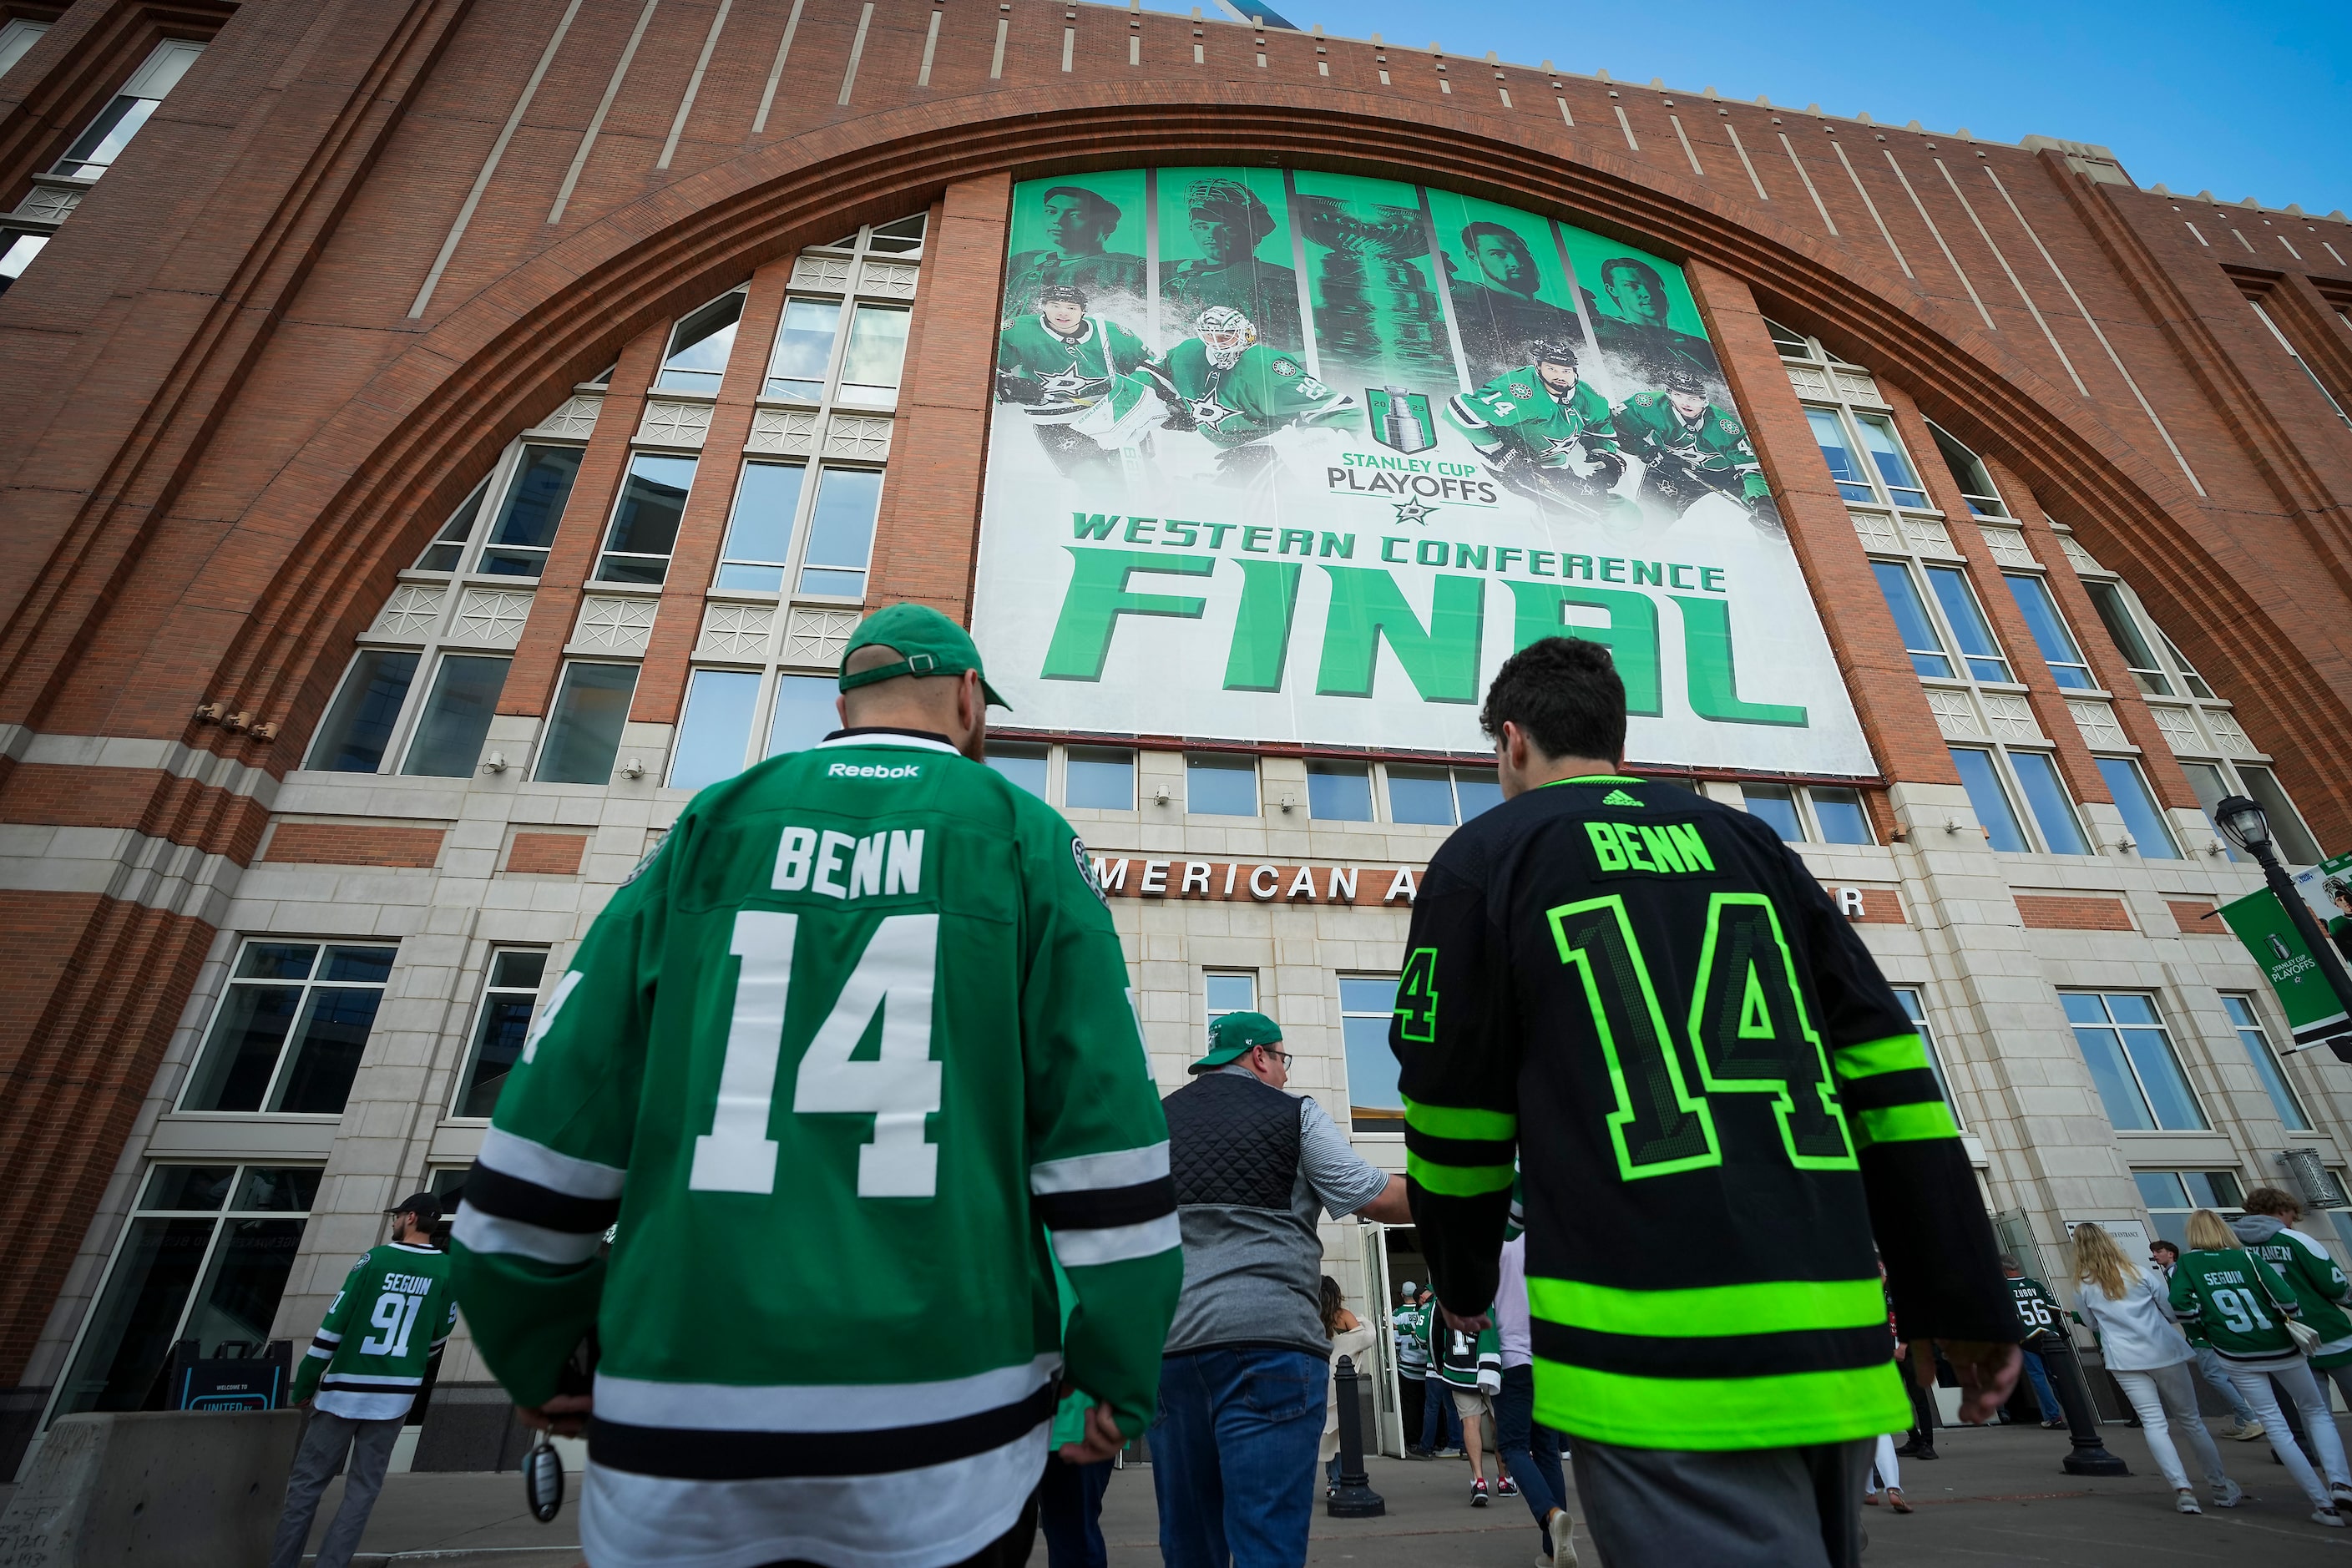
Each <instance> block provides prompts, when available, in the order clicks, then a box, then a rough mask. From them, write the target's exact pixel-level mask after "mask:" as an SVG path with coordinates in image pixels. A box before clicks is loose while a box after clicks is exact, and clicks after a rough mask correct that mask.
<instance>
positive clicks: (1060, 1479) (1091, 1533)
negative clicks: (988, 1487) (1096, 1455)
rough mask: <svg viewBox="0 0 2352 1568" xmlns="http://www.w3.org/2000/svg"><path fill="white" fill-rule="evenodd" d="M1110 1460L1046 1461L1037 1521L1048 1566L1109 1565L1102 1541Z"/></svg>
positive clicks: (1098, 1567) (1080, 1567)
mask: <svg viewBox="0 0 2352 1568" xmlns="http://www.w3.org/2000/svg"><path fill="white" fill-rule="evenodd" d="M1110 1468H1111V1461H1110V1460H1108V1459H1098V1460H1097V1461H1096V1462H1095V1463H1093V1464H1091V1465H1066V1464H1064V1463H1062V1461H1061V1460H1060V1459H1058V1458H1047V1459H1046V1461H1045V1485H1044V1486H1043V1487H1042V1488H1041V1489H1039V1490H1038V1493H1037V1522H1038V1524H1039V1525H1040V1526H1042V1527H1043V1528H1044V1530H1045V1562H1046V1564H1047V1568H1108V1563H1109V1562H1110V1552H1109V1549H1108V1547H1106V1546H1105V1545H1104V1543H1103V1532H1102V1504H1103V1493H1104V1492H1105V1491H1107V1490H1108V1489H1109V1488H1110Z"/></svg>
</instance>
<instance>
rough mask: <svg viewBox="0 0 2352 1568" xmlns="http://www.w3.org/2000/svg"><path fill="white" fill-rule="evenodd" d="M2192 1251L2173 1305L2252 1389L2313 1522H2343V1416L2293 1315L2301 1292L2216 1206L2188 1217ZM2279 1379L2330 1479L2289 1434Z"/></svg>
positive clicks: (2178, 1273)
mask: <svg viewBox="0 0 2352 1568" xmlns="http://www.w3.org/2000/svg"><path fill="white" fill-rule="evenodd" d="M2187 1239H2188V1242H2189V1251H2188V1252H2187V1253H2185V1254H2184V1255H2182V1257H2181V1259H2180V1261H2179V1263H2178V1264H2177V1265H2175V1266H2174V1268H2173V1270H2172V1310H2174V1311H2175V1312H2177V1313H2179V1316H2180V1321H2181V1324H2182V1326H2183V1327H2185V1328H2186V1329H2188V1331H2189V1333H2190V1335H2191V1336H2193V1337H2195V1338H2197V1339H2201V1340H2203V1341H2204V1342H2206V1343H2208V1344H2210V1345H2211V1346H2212V1347H2213V1349H2214V1351H2215V1352H2216V1353H2218V1354H2219V1355H2220V1356H2221V1364H2222V1365H2223V1366H2224V1367H2226V1368H2228V1369H2229V1373H2230V1381H2231V1383H2234V1384H2237V1385H2238V1392H2239V1393H2240V1394H2244V1395H2245V1396H2246V1403H2247V1404H2249V1405H2252V1406H2253V1408H2254V1414H2255V1415H2256V1416H2258V1417H2259V1418H2260V1419H2261V1421H2262V1424H2263V1427H2264V1429H2265V1430H2267V1431H2268V1432H2269V1433H2270V1436H2271V1448H2272V1451H2273V1452H2274V1453H2276V1454H2277V1455H2278V1457H2279V1462H2280V1463H2281V1464H2283V1465H2284V1466H2285V1467H2286V1469H2287V1474H2289V1475H2291V1476H2293V1477H2294V1481H2295V1484H2296V1485H2297V1486H2299V1487H2301V1488H2302V1489H2303V1495H2304V1496H2305V1497H2307V1498H2309V1499H2310V1500H2311V1521H2312V1523H2314V1524H2323V1525H2326V1526H2327V1527H2328V1528H2329V1529H2331V1530H2341V1529H2343V1528H2344V1516H2343V1515H2342V1514H2340V1513H2338V1512H2336V1501H2337V1500H2338V1499H2343V1500H2352V1478H2347V1476H2346V1474H2345V1470H2344V1442H2343V1439H2342V1438H2341V1437H2339V1436H2337V1435H2336V1417H2335V1415H2333V1414H2332V1413H2331V1412H2330V1411H2329V1410H2328V1408H2327V1402H2326V1399H2325V1398H2323V1397H2322V1396H2321V1394H2320V1392H2319V1384H2318V1383H2317V1382H2316V1381H2315V1379H2314V1378H2313V1377H2312V1375H2311V1367H2310V1366H2309V1364H2308V1363H2305V1361H2304V1358H2303V1352H2302V1351H2301V1350H2300V1349H2299V1348H2298V1347H2297V1346H2296V1344H2295V1342H2294V1336H2293V1335H2292V1334H2290V1333H2288V1332H2287V1330H2286V1321H2287V1320H2288V1319H2291V1318H2293V1317H2294V1316H2295V1314H2296V1307H2295V1300H2294V1290H2293V1289H2292V1288H2291V1287H2289V1285H2288V1284H2287V1282H2286V1279H2285V1278H2284V1276H2283V1275H2281V1274H2280V1273H2279V1271H2278V1270H2277V1269H2275V1268H2272V1267H2271V1266H2270V1265H2269V1264H2267V1263H2265V1262H2263V1260H2262V1259H2261V1258H2255V1257H2254V1256H2252V1254H2250V1253H2248V1252H2247V1251H2246V1250H2245V1249H2244V1248H2243V1247H2240V1246H2239V1245H2238V1237H2237V1235H2236V1234H2235V1233H2234V1232H2233V1231H2231V1229H2230V1225H2229V1222H2228V1221H2227V1220H2225V1219H2223V1218H2222V1217H2221V1215H2218V1214H2215V1213H2214V1212H2213V1211H2212V1210H2211V1209H2199V1210H2197V1211H2196V1212H2195V1213H2194V1214H2192V1215H2189V1228H2188V1232H2187ZM2273 1378H2275V1379H2277V1380H2278V1384H2279V1386H2280V1387H2282V1388H2284V1389H2285V1390H2286V1392H2287V1395H2288V1397H2290V1398H2292V1399H2293V1400H2294V1404H2295V1408H2296V1409H2298V1410H2300V1411H2301V1412H2302V1413H2303V1419H2304V1426H2305V1430H2306V1431H2307V1432H2308V1433H2309V1435H2310V1437H2311V1446H2312V1448H2313V1450H2314V1451H2315V1453H2316V1455H2317V1456H2318V1458H2319V1464H2320V1468H2322V1469H2324V1470H2325V1471H2326V1473H2327V1479H2326V1481H2325V1482H2323V1481H2322V1480H2321V1479H2319V1477H2318V1476H2317V1475H2315V1474H2314V1473H2313V1471H2312V1468H2311V1461H2310V1460H2308V1459H2306V1458H2305V1457H2304V1453H2303V1450H2302V1449H2301V1448H2300V1447H2296V1445H2295V1441H2294V1437H2293V1436H2291V1435H2290V1434H2289V1433H2288V1431H2287V1425H2286V1417H2285V1416H2284V1415H2280V1414H2279V1407H2278V1400H2277V1399H2276V1397H2274V1396H2273V1394H2272V1393H2271V1380H2272V1379H2273Z"/></svg>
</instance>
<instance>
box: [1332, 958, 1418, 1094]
mask: <svg viewBox="0 0 2352 1568" xmlns="http://www.w3.org/2000/svg"><path fill="white" fill-rule="evenodd" d="M1396 990H1397V983H1396V976H1395V975H1393V974H1384V975H1351V974H1343V975H1341V976H1339V1039H1340V1044H1341V1045H1342V1046H1343V1047H1345V1049H1346V1051H1347V1055H1348V1109H1349V1111H1350V1113H1351V1117H1352V1120H1353V1121H1354V1124H1355V1129H1356V1131H1359V1132H1397V1133H1402V1131H1404V1095H1403V1094H1402V1091H1400V1090H1399V1089H1398V1088H1397V1059H1396V1053H1395V1052H1393V1051H1391V1050H1390V1049H1389V1025H1390V1024H1391V1022H1392V1021H1393V1020H1394V1019H1395V1017H1396Z"/></svg>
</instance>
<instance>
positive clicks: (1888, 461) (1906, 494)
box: [1838, 413, 1927, 510]
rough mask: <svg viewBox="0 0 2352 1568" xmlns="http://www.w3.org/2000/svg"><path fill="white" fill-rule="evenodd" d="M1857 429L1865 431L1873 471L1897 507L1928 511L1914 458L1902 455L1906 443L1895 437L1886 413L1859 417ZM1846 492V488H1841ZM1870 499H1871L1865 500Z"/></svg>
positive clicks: (1892, 423) (1856, 421)
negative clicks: (1915, 468)
mask: <svg viewBox="0 0 2352 1568" xmlns="http://www.w3.org/2000/svg"><path fill="white" fill-rule="evenodd" d="M1853 423H1854V427H1855V428H1856V429H1858V430H1860V431H1861V432H1862V449H1863V450H1864V451H1865V452H1867V453H1869V454H1870V462H1871V466H1872V468H1874V469H1876V470H1877V473H1878V477H1879V479H1880V480H1881V481H1883V482H1884V483H1885V486H1886V493H1887V494H1888V495H1890V496H1892V497H1894V498H1895V505H1896V506H1909V507H1918V508H1921V509H1923V510H1924V509H1925V508H1926V507H1927V491H1926V490H1924V489H1920V488H1919V476H1918V475H1917V474H1916V473H1914V472H1913V471H1912V469H1911V459H1910V458H1907V457H1906V456H1904V454H1903V444H1902V443H1901V442H1899V441H1897V440H1896V439H1895V421H1893V420H1892V419H1889V418H1888V417H1887V416H1885V415H1884V414H1859V413H1858V414H1856V415H1855V416H1853ZM1838 489H1839V490H1840V491H1841V492H1843V490H1844V489H1845V487H1844V486H1843V485H1840V486H1839V487H1838ZM1864 499H1865V500H1866V499H1868V498H1866V497H1865V498H1864Z"/></svg>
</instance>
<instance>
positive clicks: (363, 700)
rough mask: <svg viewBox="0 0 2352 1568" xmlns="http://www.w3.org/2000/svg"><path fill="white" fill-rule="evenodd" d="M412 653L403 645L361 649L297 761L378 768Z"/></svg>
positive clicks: (404, 693) (354, 769) (347, 769)
mask: <svg viewBox="0 0 2352 1568" xmlns="http://www.w3.org/2000/svg"><path fill="white" fill-rule="evenodd" d="M417 658H418V656H417V655H416V654H415V653H412V652H410V651H408V650H406V649H404V648H362V649H361V650H360V655H359V657H358V658H354V659H352V668H351V671H350V673H348V674H347V675H345V676H344V677H343V685H342V689H341V691H338V692H337V693H336V694H335V700H334V702H333V704H332V705H331V706H330V707H329V708H328V710H327V718H326V721H325V722H324V723H322V724H320V726H319V733H318V736H317V738H316V739H314V740H313V741H312V742H310V757H309V758H308V759H307V760H306V761H305V762H304V763H303V765H304V766H305V767H312V768H323V769H325V770H327V771H328V772H330V773H374V772H376V771H377V770H378V769H380V768H382V767H383V753H384V752H385V750H386V749H387V748H388V747H389V746H391V744H392V731H393V726H394V724H395V723H397V722H398V721H399V719H400V707H401V704H402V703H404V702H405V701H407V700H408V688H409V684H410V683H411V682H412V681H414V680H415V679H416V663H417Z"/></svg>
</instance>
